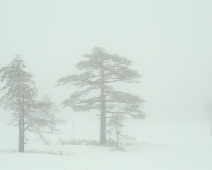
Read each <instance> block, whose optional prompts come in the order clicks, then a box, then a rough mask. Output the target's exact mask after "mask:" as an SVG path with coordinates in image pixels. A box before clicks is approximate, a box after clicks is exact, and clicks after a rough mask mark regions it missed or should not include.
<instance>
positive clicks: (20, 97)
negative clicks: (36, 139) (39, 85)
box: [0, 55, 46, 152]
mask: <svg viewBox="0 0 212 170" xmlns="http://www.w3.org/2000/svg"><path fill="white" fill-rule="evenodd" d="M25 68H26V65H25V64H24V61H23V60H22V59H21V57H19V55H16V57H15V58H14V59H13V61H12V62H11V63H10V64H9V65H8V66H7V67H2V68H1V69H0V82H1V83H4V86H3V87H2V88H1V90H2V91H5V92H6V94H5V95H4V96H3V97H1V99H0V105H1V106H2V107H3V109H4V110H9V111H11V112H12V115H13V118H14V119H13V123H15V125H17V126H18V127H19V152H24V145H25V143H26V136H25V131H27V130H28V131H31V132H36V133H39V134H40V130H41V129H42V128H43V127H44V126H46V121H45V120H43V119H41V118H39V117H38V116H37V115H34V114H33V111H34V110H36V109H38V108H42V107H44V104H43V103H41V102H37V101H36V100H35V97H36V96H37V89H36V87H35V82H34V81H33V80H32V77H33V76H32V74H30V73H28V72H26V71H25V70H24V69H25Z"/></svg>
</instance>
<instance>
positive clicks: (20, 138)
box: [18, 113, 23, 152]
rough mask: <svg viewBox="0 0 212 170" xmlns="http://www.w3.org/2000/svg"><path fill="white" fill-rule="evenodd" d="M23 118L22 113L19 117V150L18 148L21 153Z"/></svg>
mask: <svg viewBox="0 0 212 170" xmlns="http://www.w3.org/2000/svg"><path fill="white" fill-rule="evenodd" d="M21 122H22V118H21V113H20V115H19V124H18V126H19V148H18V151H19V152H22V136H23V135H22V126H21V125H22V123H21Z"/></svg>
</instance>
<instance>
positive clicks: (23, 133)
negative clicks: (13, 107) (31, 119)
mask: <svg viewBox="0 0 212 170" xmlns="http://www.w3.org/2000/svg"><path fill="white" fill-rule="evenodd" d="M22 100H23V101H22V103H23V106H22V109H23V110H22V113H23V116H22V123H23V124H22V126H23V129H22V152H24V145H25V110H24V94H23V97H22Z"/></svg>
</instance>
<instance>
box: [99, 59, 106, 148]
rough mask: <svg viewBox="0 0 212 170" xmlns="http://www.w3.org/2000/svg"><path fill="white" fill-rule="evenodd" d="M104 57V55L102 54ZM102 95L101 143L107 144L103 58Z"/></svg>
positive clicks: (102, 65)
mask: <svg viewBox="0 0 212 170" xmlns="http://www.w3.org/2000/svg"><path fill="white" fill-rule="evenodd" d="M102 57H103V56H102ZM100 93H101V94H100V95H101V96H100V97H101V117H100V119H101V121H100V145H105V144H106V141H107V140H106V112H105V109H106V103H105V89H104V64H103V59H102V60H101V86H100Z"/></svg>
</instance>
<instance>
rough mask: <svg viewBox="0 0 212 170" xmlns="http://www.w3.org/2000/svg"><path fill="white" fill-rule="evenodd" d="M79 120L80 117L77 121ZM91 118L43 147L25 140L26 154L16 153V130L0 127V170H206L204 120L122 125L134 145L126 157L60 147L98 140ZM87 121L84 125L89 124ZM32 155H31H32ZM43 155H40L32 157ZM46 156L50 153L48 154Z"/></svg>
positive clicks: (106, 150)
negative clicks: (70, 142) (61, 141)
mask: <svg viewBox="0 0 212 170" xmlns="http://www.w3.org/2000/svg"><path fill="white" fill-rule="evenodd" d="M79 119H80V120H82V117H80V116H79ZM95 120H98V119H97V118H96V117H94V116H93V117H92V119H91V117H89V116H88V117H87V123H86V118H85V119H84V120H82V121H81V122H79V120H77V117H75V130H74V131H73V124H72V123H73V120H69V121H68V123H67V124H64V125H61V126H60V127H59V128H60V129H61V130H62V132H60V133H56V134H49V133H45V134H44V135H45V136H46V137H47V139H48V140H49V141H50V143H49V145H44V144H43V142H42V141H41V140H38V139H37V137H36V136H34V135H29V142H28V144H27V145H26V151H27V152H32V153H24V154H23V153H17V152H14V150H17V146H18V133H17V130H18V129H17V127H11V126H8V125H7V122H8V121H7V120H5V121H2V122H1V124H0V151H1V152H0V160H1V161H0V170H119V169H120V170H142V169H144V170H211V169H212V160H211V159H212V137H211V136H210V135H209V134H210V133H209V130H210V125H209V122H208V120H206V119H205V118H204V117H202V118H201V117H194V118H193V119H190V120H187V119H185V118H176V119H175V120H173V119H166V120H164V118H163V117H159V116H158V117H153V116H149V118H147V119H146V120H142V121H133V122H130V121H129V122H128V123H127V126H128V130H127V132H126V133H128V134H131V136H132V137H135V138H136V140H135V141H133V143H134V145H131V146H126V147H125V149H126V152H120V151H113V150H111V148H110V147H100V146H98V145H62V144H61V143H60V139H62V140H73V139H75V140H98V129H97V128H98V126H97V125H98V124H97V125H94V122H93V121H95ZM89 122H90V123H89ZM33 152H37V153H33ZM38 152H45V153H38ZM51 153H52V154H51Z"/></svg>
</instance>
